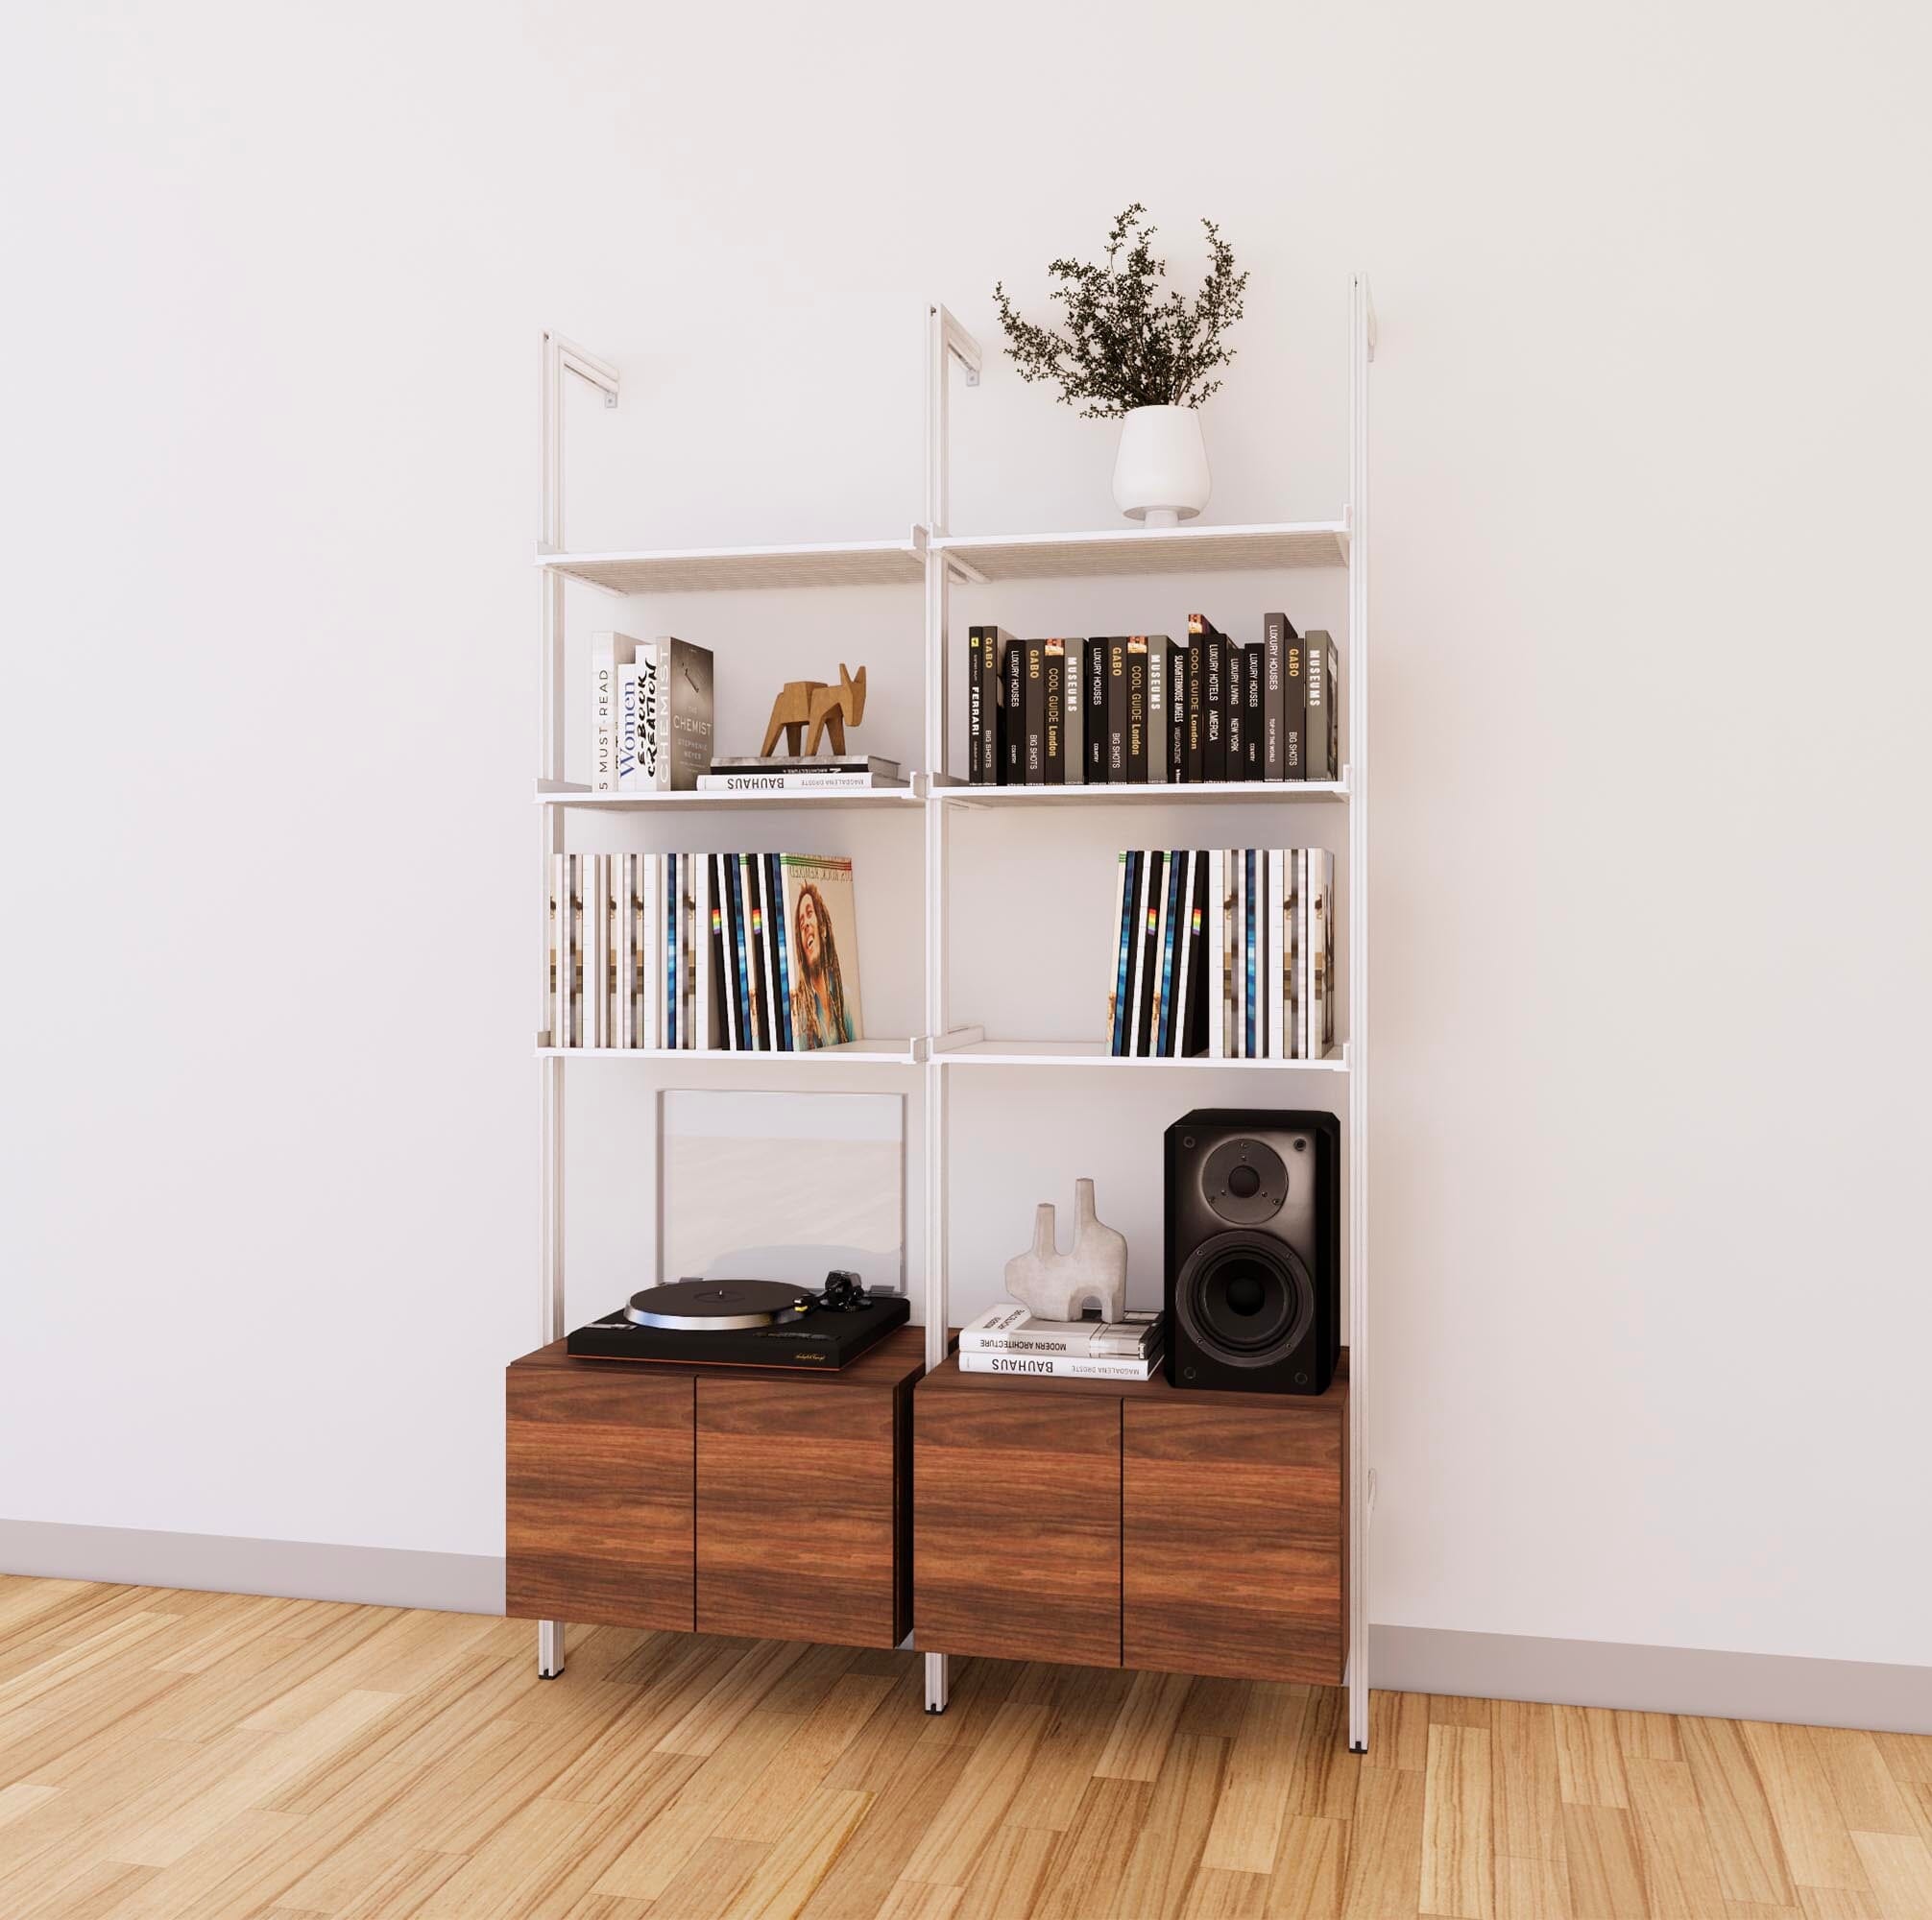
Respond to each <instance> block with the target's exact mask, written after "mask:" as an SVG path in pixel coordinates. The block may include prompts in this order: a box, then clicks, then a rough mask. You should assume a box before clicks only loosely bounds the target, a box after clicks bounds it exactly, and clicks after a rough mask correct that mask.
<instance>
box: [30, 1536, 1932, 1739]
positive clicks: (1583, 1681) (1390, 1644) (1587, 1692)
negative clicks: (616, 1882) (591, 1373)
mask: <svg viewBox="0 0 1932 1920" xmlns="http://www.w3.org/2000/svg"><path fill="white" fill-rule="evenodd" d="M0 1572H5V1573H29V1574H38V1575H41V1576H43V1577H46V1578H53V1579H64V1580H109V1581H113V1582H115V1583H117V1584H121V1585H126V1586H136V1587H188V1588H195V1589H200V1590H205V1591H209V1592H215V1593H224V1594H274V1595H278V1596H284V1597H287V1598H289V1599H302V1600H360V1601H364V1602H367V1603H368V1604H371V1605H374V1606H384V1607H427V1608H431V1609H433V1610H435V1611H437V1612H442V1613H465V1614H500V1613H501V1612H502V1611H503V1563H502V1561H501V1560H499V1559H495V1558H492V1557H491V1556H490V1555H488V1554H482V1553H473V1554H472V1553H418V1552H414V1551H411V1550H409V1549H408V1548H394V1547H332V1546H327V1545H325V1544H323V1543H321V1542H317V1541H308V1540H244V1539H235V1538H230V1537H229V1536H226V1535H222V1534H211V1533H151V1532H145V1531H142V1530H140V1529H138V1528H134V1527H119V1526H61V1525H57V1524H52V1523H50V1522H45V1521H33V1520H0ZM1370 1633H1371V1636H1372V1653H1373V1660H1372V1666H1371V1671H1370V1681H1371V1684H1372V1685H1374V1686H1376V1687H1386V1688H1389V1689H1395V1690H1400V1691H1402V1692H1413V1693H1455V1694H1468V1695H1476V1696H1480V1697H1483V1698H1486V1699H1497V1700H1551V1701H1556V1702H1558V1703H1559V1704H1561V1705H1563V1706H1570V1707H1627V1708H1637V1709H1642V1710H1648V1711H1651V1712H1656V1713H1670V1714H1713V1715H1719V1716H1723V1717H1725V1718H1727V1719H1744V1720H1792V1721H1798V1722H1801V1723H1803V1724H1805V1725H1808V1726H1823V1727H1867V1728H1871V1729H1872V1730H1874V1731H1877V1732H1883V1733H1920V1734H1932V1668H1926V1667H1885V1666H1877V1665H1872V1664H1867V1663H1864V1662H1859V1661H1850V1660H1804V1659H1799V1658H1794V1657H1787V1656H1783V1655H1777V1654H1765V1653H1721V1652H1716V1651H1711V1650H1707V1649H1704V1648H1700V1647H1688V1646H1636V1645H1624V1644H1617V1643H1615V1642H1610V1641H1597V1640H1543V1639H1538V1638H1535V1637H1534V1636H1532V1635H1528V1634H1506V1633H1452V1632H1449V1631H1446V1630H1444V1629H1442V1628H1438V1627H1420V1626H1375V1627H1371V1628H1370Z"/></svg>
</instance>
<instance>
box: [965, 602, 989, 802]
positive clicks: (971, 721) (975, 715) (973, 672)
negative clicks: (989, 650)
mask: <svg viewBox="0 0 1932 1920" xmlns="http://www.w3.org/2000/svg"><path fill="white" fill-rule="evenodd" d="M985 636H986V629H985V628H984V627H968V628H967V630H966V779H967V780H968V782H969V783H970V784H972V785H974V786H978V785H979V784H980V780H981V776H982V772H983V768H982V763H981V752H980V749H981V743H982V739H983V730H984V726H985V718H986V715H985V710H984V707H983V704H982V699H981V690H980V689H981V684H982V683H981V680H980V675H979V663H980V660H981V658H982V657H983V656H984V654H985V651H986V639H985Z"/></svg>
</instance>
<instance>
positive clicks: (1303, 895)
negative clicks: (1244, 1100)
mask: <svg viewBox="0 0 1932 1920" xmlns="http://www.w3.org/2000/svg"><path fill="white" fill-rule="evenodd" d="M1294 1059H1296V1061H1306V1059H1308V850H1306V848H1296V850H1294Z"/></svg>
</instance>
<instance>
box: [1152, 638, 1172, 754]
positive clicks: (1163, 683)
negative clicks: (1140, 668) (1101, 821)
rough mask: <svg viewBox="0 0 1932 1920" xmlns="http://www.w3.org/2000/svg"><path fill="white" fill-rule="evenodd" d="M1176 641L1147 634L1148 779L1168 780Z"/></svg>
mask: <svg viewBox="0 0 1932 1920" xmlns="http://www.w3.org/2000/svg"><path fill="white" fill-rule="evenodd" d="M1173 673H1174V643H1173V642H1172V641H1171V639H1169V638H1168V636H1166V635H1165V634H1149V635H1148V636H1147V779H1148V780H1151V781H1153V783H1154V784H1155V785H1157V786H1166V785H1167V783H1168V735H1169V734H1170V733H1171V732H1173V726H1174V681H1173Z"/></svg>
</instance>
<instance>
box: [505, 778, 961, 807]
mask: <svg viewBox="0 0 1932 1920" xmlns="http://www.w3.org/2000/svg"><path fill="white" fill-rule="evenodd" d="M537 804H538V805H540V806H572V807H575V806H583V807H589V808H591V809H592V810H593V811H595V812H598V813H650V812H655V811H657V810H659V809H661V808H662V809H668V810H670V811H673V812H675V811H677V810H678V809H680V808H684V809H687V810H688V809H691V808H696V809H698V810H699V811H707V810H712V809H719V810H723V811H726V812H730V811H733V810H735V809H737V808H741V807H764V808H771V807H784V808H790V807H794V806H809V807H816V808H825V807H845V806H872V807H880V806H884V807H900V808H905V807H907V806H918V805H921V804H923V803H922V802H921V800H920V797H919V795H918V794H917V793H916V792H915V791H914V790H913V789H912V788H911V787H909V786H879V787H853V788H848V789H846V790H844V791H842V792H841V791H833V792H828V793H720V792H718V791H716V790H715V789H713V790H712V791H709V792H703V793H700V792H696V791H690V792H674V793H592V792H591V791H590V790H589V789H588V788H587V787H582V786H572V785H568V784H560V783H557V782H553V781H548V780H539V781H538V782H537Z"/></svg>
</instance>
